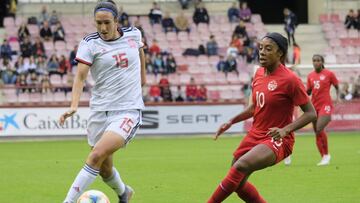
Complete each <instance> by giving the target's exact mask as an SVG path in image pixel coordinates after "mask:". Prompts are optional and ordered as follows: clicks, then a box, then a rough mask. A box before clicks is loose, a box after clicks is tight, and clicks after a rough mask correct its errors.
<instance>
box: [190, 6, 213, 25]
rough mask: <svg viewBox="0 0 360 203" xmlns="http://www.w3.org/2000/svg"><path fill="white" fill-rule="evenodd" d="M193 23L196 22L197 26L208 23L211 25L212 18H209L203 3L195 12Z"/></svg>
mask: <svg viewBox="0 0 360 203" xmlns="http://www.w3.org/2000/svg"><path fill="white" fill-rule="evenodd" d="M193 21H194V23H195V24H196V25H198V24H199V23H207V24H209V22H210V17H209V14H208V11H207V10H206V8H205V7H204V4H203V3H200V4H199V5H198V6H197V7H196V9H195V11H194V15H193Z"/></svg>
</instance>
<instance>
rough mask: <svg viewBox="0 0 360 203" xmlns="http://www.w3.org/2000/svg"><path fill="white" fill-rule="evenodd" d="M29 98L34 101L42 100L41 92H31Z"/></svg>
mask: <svg viewBox="0 0 360 203" xmlns="http://www.w3.org/2000/svg"><path fill="white" fill-rule="evenodd" d="M29 100H30V102H33V103H39V102H42V95H41V93H39V92H34V93H30V94H29Z"/></svg>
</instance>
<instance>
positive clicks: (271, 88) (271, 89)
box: [268, 80, 277, 91]
mask: <svg viewBox="0 0 360 203" xmlns="http://www.w3.org/2000/svg"><path fill="white" fill-rule="evenodd" d="M276 87H277V83H276V81H275V80H272V81H270V82H269V84H268V90H270V91H274V90H275V89H276Z"/></svg>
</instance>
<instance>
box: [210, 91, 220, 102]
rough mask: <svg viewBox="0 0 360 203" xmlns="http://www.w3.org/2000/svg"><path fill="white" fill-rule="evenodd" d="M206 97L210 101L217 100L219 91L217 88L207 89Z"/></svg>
mask: <svg viewBox="0 0 360 203" xmlns="http://www.w3.org/2000/svg"><path fill="white" fill-rule="evenodd" d="M208 98H209V99H210V100H212V101H218V100H220V92H219V91H217V90H214V91H208Z"/></svg>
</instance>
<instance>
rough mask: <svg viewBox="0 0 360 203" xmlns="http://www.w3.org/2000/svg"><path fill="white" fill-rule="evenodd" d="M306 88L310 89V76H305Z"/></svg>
mask: <svg viewBox="0 0 360 203" xmlns="http://www.w3.org/2000/svg"><path fill="white" fill-rule="evenodd" d="M306 89H307V90H312V84H311V81H310V76H308V77H307V83H306Z"/></svg>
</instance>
